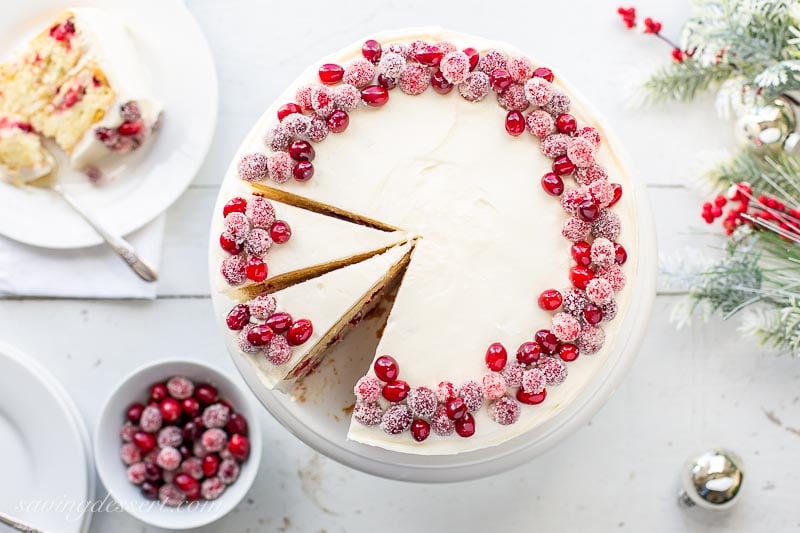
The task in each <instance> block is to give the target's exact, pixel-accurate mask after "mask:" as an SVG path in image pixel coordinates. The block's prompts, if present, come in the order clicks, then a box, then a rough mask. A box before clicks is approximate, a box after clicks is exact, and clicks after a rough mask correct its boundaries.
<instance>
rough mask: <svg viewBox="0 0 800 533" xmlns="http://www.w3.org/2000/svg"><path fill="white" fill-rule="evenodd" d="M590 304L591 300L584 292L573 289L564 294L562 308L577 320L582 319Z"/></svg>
mask: <svg viewBox="0 0 800 533" xmlns="http://www.w3.org/2000/svg"><path fill="white" fill-rule="evenodd" d="M588 303H589V299H588V298H587V297H586V293H585V292H584V291H582V290H580V289H575V288H572V289H569V290H567V291H566V292H565V293H564V302H563V303H562V304H561V308H562V309H563V310H564V311H565V312H567V313H569V314H571V315H572V316H574V317H575V318H578V319H580V317H582V316H583V310H584V308H585V307H586V305H587V304H588Z"/></svg>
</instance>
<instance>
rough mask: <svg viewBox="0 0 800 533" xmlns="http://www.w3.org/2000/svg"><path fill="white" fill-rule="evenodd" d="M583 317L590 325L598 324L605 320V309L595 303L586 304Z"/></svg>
mask: <svg viewBox="0 0 800 533" xmlns="http://www.w3.org/2000/svg"><path fill="white" fill-rule="evenodd" d="M583 318H584V320H586V323H587V324H589V325H590V326H596V325H597V324H599V323H600V322H602V320H603V311H602V310H601V309H600V308H599V307H598V306H596V305H595V304H593V303H589V304H586V307H584V308H583Z"/></svg>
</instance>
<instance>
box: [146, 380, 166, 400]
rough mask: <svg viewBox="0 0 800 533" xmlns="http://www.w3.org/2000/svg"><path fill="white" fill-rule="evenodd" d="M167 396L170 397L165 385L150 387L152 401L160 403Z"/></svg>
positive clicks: (157, 384)
mask: <svg viewBox="0 0 800 533" xmlns="http://www.w3.org/2000/svg"><path fill="white" fill-rule="evenodd" d="M167 396H169V391H168V390H167V386H166V385H165V384H164V383H156V384H155V385H153V386H152V387H150V399H151V400H153V401H156V402H160V401H161V400H163V399H164V398H166V397H167Z"/></svg>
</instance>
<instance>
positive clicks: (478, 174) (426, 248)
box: [226, 28, 638, 455]
mask: <svg viewBox="0 0 800 533" xmlns="http://www.w3.org/2000/svg"><path fill="white" fill-rule="evenodd" d="M374 38H376V39H378V40H379V41H380V42H382V43H384V45H386V43H390V42H394V41H399V40H401V41H406V42H410V41H412V40H414V39H426V40H431V41H435V40H446V41H450V42H452V43H454V44H455V45H456V46H457V47H458V48H463V47H466V46H473V47H475V48H477V49H478V50H479V51H481V52H484V51H486V50H488V49H501V50H504V51H506V52H507V53H508V54H509V55H524V54H523V53H522V52H520V51H519V50H517V49H515V48H513V47H511V46H509V45H506V44H503V43H498V42H493V41H488V40H486V39H482V38H479V37H474V36H469V35H463V34H457V33H452V32H447V31H444V30H440V29H437V28H424V29H412V30H404V31H398V32H387V33H383V34H380V35H377V36H374ZM361 42H363V41H360V42H359V43H355V44H354V45H352V46H350V47H348V48H345V49H344V50H342V51H340V52H337V53H335V54H332V55H331V56H329V57H327V58H323V59H321V60H320V61H319V62H317V63H316V64H314V65H312V66H311V67H309V69H308V70H306V71H305V72H304V73H303V74H302V75H301V76H300V77H299V78H298V80H297V81H296V82H294V83H293V84H292V85H291V86H290V87H289V88H288V89H287V90H286V91H285V92H284V93H283V94H282V95H281V96H280V97H279V98H278V99H277V100H276V102H275V104H274V105H272V106H271V107H270V108H269V109H268V110H267V111H266V112H265V113H264V115H263V117H262V118H261V120H260V121H259V122H258V124H257V125H256V127H255V128H254V129H253V131H252V132H251V134H250V135H249V137H248V138H247V139H246V140H245V142H244V143H243V145H242V146H241V147H240V150H239V153H238V154H237V156H236V158H235V159H234V162H233V164H232V165H231V167H230V169H229V171H228V175H227V177H226V180H236V179H238V178H237V176H236V162H237V161H238V159H239V157H241V155H243V154H245V153H248V152H252V151H254V150H258V151H263V149H264V148H263V145H262V142H261V136H262V135H263V132H264V131H265V130H266V129H267V128H268V127H269V126H271V125H272V124H274V122H275V120H276V119H275V112H276V110H277V108H278V107H279V106H280V105H282V104H284V103H286V102H290V101H293V100H294V93H295V90H296V88H297V87H298V86H300V85H303V84H306V83H317V82H318V77H317V68H318V66H319V65H320V64H322V63H326V62H334V63H338V64H341V65H346V64H347V63H348V62H349V61H351V60H352V59H355V58H357V57H360V47H361ZM556 86H557V87H558V88H559V90H561V91H563V92H566V93H567V94H569V95H570V96H571V98H572V106H571V111H570V112H571V113H572V114H573V115H575V116H576V118H577V119H578V123H579V125H593V126H595V127H597V128H598V129H600V130H601V133H602V134H603V144H602V146H601V148H600V150H599V152H598V157H597V158H598V161H599V163H600V164H602V165H603V166H604V167H605V168H606V169H607V170H608V172H609V175H610V178H611V181H614V182H618V183H621V184H622V186H623V190H624V191H625V193H624V194H623V196H622V200H621V201H620V202H619V203H618V204H617V205H616V206H615V207H614V211H615V212H616V213H617V214H618V215H619V216H620V218H621V221H622V226H623V231H622V234H621V235H620V237H619V241H620V242H621V243H622V244H623V245H624V246H625V247H626V249H627V250H628V253H629V260H628V262H627V264H626V265H625V266H624V270H625V272H626V273H627V275H628V278H629V283H628V287H626V288H625V289H624V290H623V291H622V292H621V293H620V294H618V295H617V302H618V304H619V306H620V307H619V313H618V316H617V318H616V319H615V320H614V321H613V322H611V323H607V324H604V325H603V329H604V330H605V331H606V344H605V346H604V348H603V349H602V350H600V352H598V353H597V354H595V355H591V356H585V355H583V356H581V357H580V358H579V359H578V360H577V361H575V362H572V363H569V365H568V367H569V377H568V378H567V380H566V382H565V383H564V384H563V385H561V386H560V387H550V388H549V389H548V397H547V399H546V401H545V402H544V403H543V404H541V405H538V406H527V405H523V406H522V415H521V417H520V419H519V421H518V422H517V423H516V424H513V425H511V426H501V425H499V424H497V423H495V422H493V421H491V420H490V419H489V417H488V414H487V412H486V409H485V408H484V409H482V410H481V411H479V412H478V413H476V417H475V418H476V426H477V430H476V433H475V435H474V436H472V437H470V438H466V439H465V438H461V437H458V436H457V435H451V436H449V437H438V436H437V435H435V434H432V435H431V436H430V437H429V438H428V440H426V441H425V442H424V443H422V444H420V443H416V442H415V441H414V440H413V439H412V438H411V436H410V435H409V434H408V433H404V434H402V435H399V436H390V435H386V434H385V433H383V431H382V430H381V429H380V428H378V427H365V426H362V425H360V424H358V423H355V422H353V423H352V425H351V428H350V432H349V434H348V438H350V439H352V440H355V441H358V442H361V443H365V444H369V445H375V446H380V447H383V448H386V449H389V450H396V451H400V452H406V453H415V454H431V455H435V454H453V453H461V452H467V451H471V450H477V449H481V448H485V447H487V446H492V445H496V444H500V443H502V442H504V441H507V440H509V439H511V438H513V437H515V436H518V435H520V434H522V433H524V432H528V431H530V430H532V429H533V428H536V427H537V426H539V425H541V424H542V423H543V422H545V421H547V420H549V419H551V418H552V417H554V416H557V415H558V413H559V410H560V409H561V408H562V407H563V406H565V405H566V404H567V403H568V402H570V401H571V400H572V398H573V397H574V396H575V394H576V392H577V391H579V390H580V389H581V387H583V386H584V385H585V384H587V383H589V382H591V380H592V379H593V377H594V376H596V375H597V373H598V371H599V370H600V369H601V368H602V365H604V364H605V363H606V361H607V359H608V357H607V356H608V353H609V347H610V346H612V345H613V344H614V342H615V339H616V336H617V335H616V334H617V324H620V323H621V322H622V320H623V317H624V315H625V313H626V311H627V309H628V304H629V300H630V294H631V292H632V290H634V286H635V280H633V279H631V278H632V276H633V274H634V273H635V271H636V264H637V260H638V259H637V248H638V246H637V242H636V238H637V237H636V235H637V234H636V232H635V231H634V228H635V224H636V201H635V198H634V195H633V187H629V186H628V184H629V178H628V176H627V174H626V173H625V171H624V169H623V168H622V167H621V165H620V163H619V161H618V160H617V158H616V156H615V154H614V152H613V151H612V148H611V147H610V144H611V143H610V142H609V140H608V136H607V135H606V133H605V132H604V131H603V128H602V127H601V126H600V124H599V123H598V122H597V120H596V118H595V115H594V114H590V113H589V111H588V110H587V108H586V106H585V105H584V104H583V103H581V102H580V100H579V99H578V98H576V97H575V94H574V92H573V91H571V90H569V89H568V88H567V87H565V86H564V85H563V83H562V81H561V80H560V78H559V76H558V73H557V71H556ZM505 115H506V111H504V110H503V109H502V108H501V107H500V106H499V105H498V104H497V103H496V99H495V97H494V94H493V93H490V95H489V96H488V97H487V98H486V99H485V100H484V101H482V102H478V103H471V102H468V101H466V100H464V99H463V98H461V97H460V96H459V94H458V91H457V90H455V89H454V90H453V91H452V92H451V93H450V94H448V95H440V94H437V93H436V92H434V91H433V90H431V89H429V90H427V91H426V92H425V93H423V94H422V95H419V96H408V95H405V94H403V93H402V92H401V91H400V90H399V89H395V90H393V91H391V93H390V98H389V102H388V103H387V104H386V105H385V106H384V107H381V108H363V107H362V108H360V109H358V110H355V111H353V112H352V113H351V120H350V125H349V128H348V129H347V131H346V132H344V133H341V134H331V135H329V136H328V138H327V139H326V140H324V141H323V142H321V143H318V144H317V145H316V146H315V150H316V153H317V159H316V160H315V168H316V173H315V176H314V178H313V179H312V180H311V181H309V182H307V183H297V182H293V181H292V182H287V183H285V184H282V185H278V184H275V183H269V184H268V185H270V186H272V187H275V188H277V189H281V190H284V191H288V192H291V193H294V194H297V195H301V196H303V197H306V198H309V199H312V200H315V201H319V202H322V203H324V204H328V205H331V206H334V207H337V208H340V209H344V210H347V211H350V212H354V213H358V214H359V215H363V216H365V217H369V218H372V219H375V220H379V221H381V222H384V223H386V224H389V225H391V226H394V227H399V228H403V229H405V230H408V231H411V232H414V233H416V234H419V235H421V236H422V238H421V240H420V241H418V244H417V247H416V249H415V252H414V256H413V258H412V261H411V264H410V266H409V268H408V270H407V272H406V275H405V277H404V279H403V282H402V285H401V287H400V290H399V294H398V297H397V299H396V301H395V303H394V306H393V308H392V311H391V314H390V317H389V322H388V325H387V327H386V329H385V330H384V332H383V336H382V339H381V342H380V345H379V347H378V350H377V354H391V355H392V356H393V357H395V358H396V359H397V361H398V362H399V366H400V378H401V379H403V380H406V381H408V382H409V383H410V384H411V386H412V387H414V386H419V385H427V386H436V385H437V384H438V383H439V382H440V381H442V380H450V381H453V382H455V383H456V384H458V383H459V382H463V381H464V380H467V379H476V380H480V378H481V376H482V375H483V374H484V373H485V372H486V371H487V369H486V366H485V364H484V353H485V350H486V348H487V346H488V345H489V344H490V343H492V342H495V341H499V342H502V343H503V344H504V345H505V346H506V348H507V349H508V352H509V357H510V360H512V361H513V360H514V353H515V352H516V349H517V346H519V345H520V344H521V343H522V342H524V341H528V340H531V339H532V337H533V334H534V332H535V331H536V330H538V329H542V328H549V327H550V319H551V316H552V313H548V312H545V311H542V310H541V309H539V308H538V306H537V305H536V298H537V297H538V295H539V294H540V292H541V291H542V290H545V289H548V288H557V289H560V290H561V289H565V288H567V287H568V285H569V281H568V270H569V268H570V266H571V258H570V252H569V248H570V244H571V243H569V242H568V241H567V240H565V239H564V238H563V237H562V236H561V226H562V224H563V222H564V221H565V220H566V215H565V213H564V211H563V210H562V208H561V207H560V205H559V202H558V200H557V199H554V198H552V197H550V196H548V195H547V194H545V193H544V192H543V191H542V188H541V186H540V178H541V176H542V175H543V174H545V173H546V172H548V171H550V168H551V165H552V161H551V160H550V159H548V158H547V157H545V156H544V155H543V154H542V153H541V152H540V150H539V146H538V141H537V140H535V139H534V138H533V137H532V136H531V135H529V134H528V133H527V132H526V133H525V134H523V135H522V136H520V137H517V138H514V137H511V136H509V135H508V134H507V133H506V132H505V129H504V119H505ZM566 181H567V186H568V187H573V186H574V182H573V180H571V179H567V180H566ZM364 370H365V372H366V371H367V370H368V369H364Z"/></svg>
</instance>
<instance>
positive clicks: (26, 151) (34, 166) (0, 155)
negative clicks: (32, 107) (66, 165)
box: [0, 117, 55, 184]
mask: <svg viewBox="0 0 800 533" xmlns="http://www.w3.org/2000/svg"><path fill="white" fill-rule="evenodd" d="M54 169H55V160H54V159H53V156H52V155H51V154H50V152H48V151H47V150H46V149H45V147H44V146H43V145H42V139H41V138H40V137H39V136H38V135H37V134H35V133H33V131H32V129H31V126H30V124H27V123H25V122H22V121H18V120H13V119H8V118H6V117H3V118H0V180H3V181H7V182H9V183H13V184H22V183H27V182H30V181H33V180H35V179H39V178H41V177H43V176H46V175H48V174H49V173H50V172H52V171H53V170H54Z"/></svg>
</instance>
